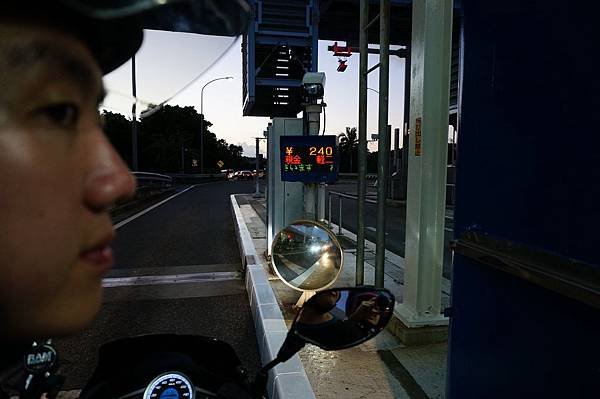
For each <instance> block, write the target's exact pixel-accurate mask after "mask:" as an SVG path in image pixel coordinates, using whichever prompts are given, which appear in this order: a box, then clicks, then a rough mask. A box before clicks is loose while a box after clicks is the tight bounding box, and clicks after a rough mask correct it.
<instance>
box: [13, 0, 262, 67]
mask: <svg viewBox="0 0 600 399" xmlns="http://www.w3.org/2000/svg"><path fill="white" fill-rule="evenodd" d="M32 3H33V4H32ZM2 14H3V15H5V16H11V17H17V18H19V19H25V20H31V21H38V22H41V23H44V24H47V25H52V26H57V27H59V28H61V29H63V30H66V31H68V32H72V33H74V34H75V35H77V36H78V37H81V38H82V39H83V40H84V41H85V42H86V43H87V44H88V46H89V47H90V49H91V51H92V53H93V54H94V56H95V57H96V59H97V61H98V64H99V65H100V68H101V69H102V71H103V73H104V74H106V73H108V72H111V71H113V70H114V69H116V68H117V67H119V66H120V65H121V64H123V63H124V62H125V61H127V60H128V59H129V58H131V57H132V56H133V54H135V52H136V51H137V50H138V49H139V47H140V45H141V43H142V38H143V33H142V29H158V30H168V31H178V32H189V33H201V34H210V35H219V36H237V35H239V34H241V33H242V32H244V31H245V29H246V27H247V25H248V22H249V20H250V15H251V8H250V6H249V5H248V3H247V2H246V1H245V0H46V1H43V2H28V1H23V0H9V1H8V2H7V4H4V5H3V6H2Z"/></svg>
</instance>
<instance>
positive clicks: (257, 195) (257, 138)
mask: <svg viewBox="0 0 600 399" xmlns="http://www.w3.org/2000/svg"><path fill="white" fill-rule="evenodd" d="M259 140H260V137H256V175H255V176H254V181H255V183H256V191H255V192H254V198H258V197H260V189H259V187H258V173H259V172H258V171H259V169H260V161H259V159H258V158H259V156H260V149H259V148H258V143H259Z"/></svg>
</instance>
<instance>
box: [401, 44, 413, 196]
mask: <svg viewBox="0 0 600 399" xmlns="http://www.w3.org/2000/svg"><path fill="white" fill-rule="evenodd" d="M410 49H411V48H410V46H406V57H404V133H403V137H402V169H401V171H400V199H403V200H406V186H407V179H408V126H409V120H410V57H411V56H410Z"/></svg>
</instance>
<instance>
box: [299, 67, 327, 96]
mask: <svg viewBox="0 0 600 399" xmlns="http://www.w3.org/2000/svg"><path fill="white" fill-rule="evenodd" d="M324 87H325V73H324V72H307V73H305V74H304V77H303V78H302V94H303V96H304V98H305V99H306V100H307V101H308V102H312V101H316V100H319V99H322V98H323V95H324V94H325V89H324ZM311 100H312V101H311Z"/></svg>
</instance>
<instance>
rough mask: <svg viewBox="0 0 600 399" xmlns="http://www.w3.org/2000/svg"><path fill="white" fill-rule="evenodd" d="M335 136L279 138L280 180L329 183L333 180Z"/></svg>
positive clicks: (335, 170)
mask: <svg viewBox="0 0 600 399" xmlns="http://www.w3.org/2000/svg"><path fill="white" fill-rule="evenodd" d="M336 139H337V138H336V136H282V137H281V141H280V150H281V180H282V181H299V182H304V183H332V182H335V181H336V180H337V172H338V150H337V143H336Z"/></svg>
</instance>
